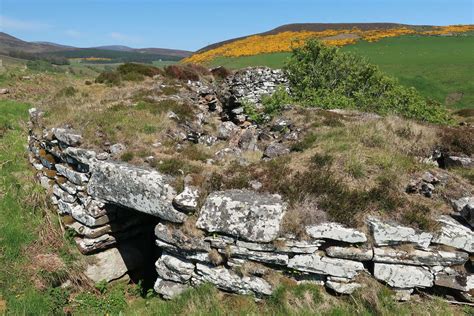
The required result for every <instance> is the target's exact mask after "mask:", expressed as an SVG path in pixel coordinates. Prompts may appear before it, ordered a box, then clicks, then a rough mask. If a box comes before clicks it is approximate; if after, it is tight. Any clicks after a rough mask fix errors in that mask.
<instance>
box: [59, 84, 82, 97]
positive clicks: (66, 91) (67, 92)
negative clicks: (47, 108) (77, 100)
mask: <svg viewBox="0 0 474 316" xmlns="http://www.w3.org/2000/svg"><path fill="white" fill-rule="evenodd" d="M77 92H78V91H77V89H76V88H74V87H72V86H69V87H65V88H62V89H61V90H59V92H58V93H57V95H58V96H64V97H72V96H74V95H76V93H77Z"/></svg>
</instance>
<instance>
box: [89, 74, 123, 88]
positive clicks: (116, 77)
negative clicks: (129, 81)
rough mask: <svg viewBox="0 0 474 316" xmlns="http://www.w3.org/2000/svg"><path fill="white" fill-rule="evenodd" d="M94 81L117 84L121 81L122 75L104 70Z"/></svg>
mask: <svg viewBox="0 0 474 316" xmlns="http://www.w3.org/2000/svg"><path fill="white" fill-rule="evenodd" d="M95 82H96V83H104V84H108V85H114V86H117V85H119V84H120V83H121V82H122V77H121V76H120V74H119V73H117V72H115V71H104V72H101V73H100V74H99V76H97V78H96V79H95Z"/></svg>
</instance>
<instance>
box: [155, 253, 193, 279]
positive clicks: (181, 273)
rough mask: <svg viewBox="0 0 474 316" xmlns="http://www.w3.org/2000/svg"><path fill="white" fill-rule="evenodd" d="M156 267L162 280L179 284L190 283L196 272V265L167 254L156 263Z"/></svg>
mask: <svg viewBox="0 0 474 316" xmlns="http://www.w3.org/2000/svg"><path fill="white" fill-rule="evenodd" d="M155 267H156V272H157V273H158V275H159V276H160V278H162V279H164V280H169V281H174V282H179V283H185V282H187V281H189V280H190V279H191V276H192V275H193V272H194V264H192V263H191V262H189V261H187V260H184V259H181V258H179V257H176V256H172V255H170V254H168V253H166V252H165V253H163V254H162V255H161V257H160V258H159V259H158V261H156V263H155Z"/></svg>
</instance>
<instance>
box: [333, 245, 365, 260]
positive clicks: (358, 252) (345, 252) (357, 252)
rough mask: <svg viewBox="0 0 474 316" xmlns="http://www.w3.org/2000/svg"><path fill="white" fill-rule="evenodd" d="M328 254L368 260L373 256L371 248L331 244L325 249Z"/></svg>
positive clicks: (342, 257)
mask: <svg viewBox="0 0 474 316" xmlns="http://www.w3.org/2000/svg"><path fill="white" fill-rule="evenodd" d="M326 253H327V254H328V256H330V257H333V258H341V259H348V260H355V261H370V260H372V258H373V256H374V251H373V250H372V248H356V247H340V246H331V247H328V248H327V249H326Z"/></svg>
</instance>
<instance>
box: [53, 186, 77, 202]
mask: <svg viewBox="0 0 474 316" xmlns="http://www.w3.org/2000/svg"><path fill="white" fill-rule="evenodd" d="M53 194H54V195H56V196H57V197H58V198H59V199H60V200H63V201H64V202H67V203H74V202H76V197H75V196H73V195H71V194H69V193H68V192H66V191H64V190H63V189H61V188H60V187H59V186H58V185H57V184H55V185H53Z"/></svg>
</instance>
